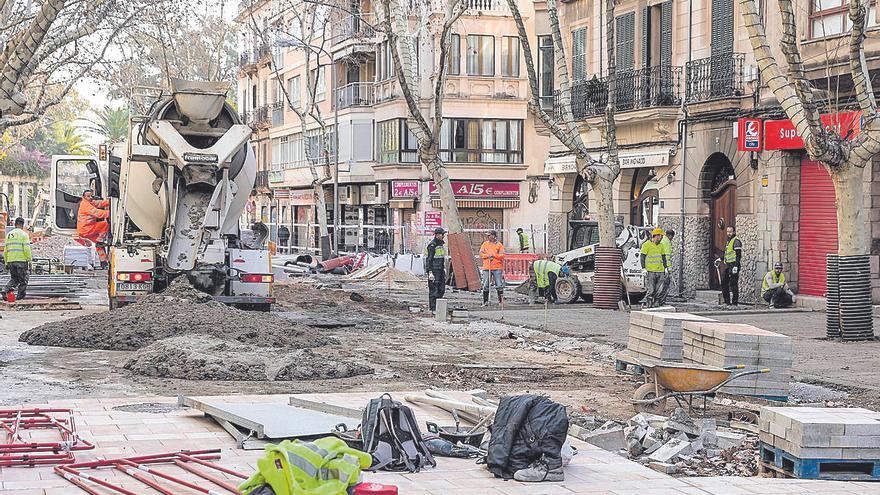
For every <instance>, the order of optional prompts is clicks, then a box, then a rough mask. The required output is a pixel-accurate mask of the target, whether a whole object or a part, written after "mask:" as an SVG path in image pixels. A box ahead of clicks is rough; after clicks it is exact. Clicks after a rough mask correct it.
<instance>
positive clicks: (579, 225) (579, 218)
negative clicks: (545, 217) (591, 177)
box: [565, 174, 598, 251]
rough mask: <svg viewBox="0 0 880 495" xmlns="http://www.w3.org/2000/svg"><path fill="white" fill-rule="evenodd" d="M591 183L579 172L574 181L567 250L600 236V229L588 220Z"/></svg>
mask: <svg viewBox="0 0 880 495" xmlns="http://www.w3.org/2000/svg"><path fill="white" fill-rule="evenodd" d="M589 191H590V184H589V183H588V182H587V181H585V180H584V178H583V177H582V176H581V175H580V174H579V175H578V176H577V178H576V179H575V181H574V190H573V191H572V200H571V213H570V214H569V215H568V242H567V244H566V245H565V250H566V251H568V250H569V249H573V246H577V247H580V246H586V245H588V244H591V243H592V237H593V236H594V235H595V236H598V229H595V228H592V227H590V224H591V222H589V221H587V219H588V218H589V216H590V202H589Z"/></svg>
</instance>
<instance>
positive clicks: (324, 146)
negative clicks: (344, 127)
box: [305, 128, 336, 165]
mask: <svg viewBox="0 0 880 495" xmlns="http://www.w3.org/2000/svg"><path fill="white" fill-rule="evenodd" d="M322 137H323V138H324V139H325V140H326V141H324V140H322ZM305 146H308V147H309V148H308V149H309V157H310V158H311V162H312V164H314V165H323V164H324V163H325V159H326V160H329V161H330V163H332V162H334V161H335V160H336V153H335V152H334V148H335V146H336V136H335V130H334V129H333V128H328V129H327V130H326V133H324V135H323V136H322V133H321V129H313V130H311V131H308V132H307V133H306V143H305ZM328 154H329V156H328Z"/></svg>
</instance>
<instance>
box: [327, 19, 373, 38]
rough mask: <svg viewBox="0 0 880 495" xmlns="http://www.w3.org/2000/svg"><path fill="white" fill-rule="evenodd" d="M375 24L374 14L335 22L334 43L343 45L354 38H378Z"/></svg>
mask: <svg viewBox="0 0 880 495" xmlns="http://www.w3.org/2000/svg"><path fill="white" fill-rule="evenodd" d="M375 23H376V16H375V15H373V13H372V12H367V13H363V14H360V15H349V16H346V17H344V18H342V19H339V20H336V21H334V22H333V41H335V42H336V43H341V42H343V41H345V40H348V39H352V38H372V37H374V36H376V30H375V28H374V26H375Z"/></svg>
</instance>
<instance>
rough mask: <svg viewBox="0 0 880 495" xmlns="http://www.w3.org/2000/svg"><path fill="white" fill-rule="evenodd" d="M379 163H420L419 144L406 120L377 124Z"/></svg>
mask: <svg viewBox="0 0 880 495" xmlns="http://www.w3.org/2000/svg"><path fill="white" fill-rule="evenodd" d="M376 140H377V148H378V150H379V163H418V161H419V152H418V150H419V143H418V140H417V139H416V136H415V134H413V133H412V131H410V130H409V126H408V125H407V124H406V120H405V119H391V120H385V121H382V122H377V123H376Z"/></svg>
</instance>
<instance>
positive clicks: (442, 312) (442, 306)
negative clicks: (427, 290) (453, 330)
mask: <svg viewBox="0 0 880 495" xmlns="http://www.w3.org/2000/svg"><path fill="white" fill-rule="evenodd" d="M448 316H449V301H448V300H446V299H437V311H435V312H434V319H436V320H437V321H446V319H447V318H448Z"/></svg>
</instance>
